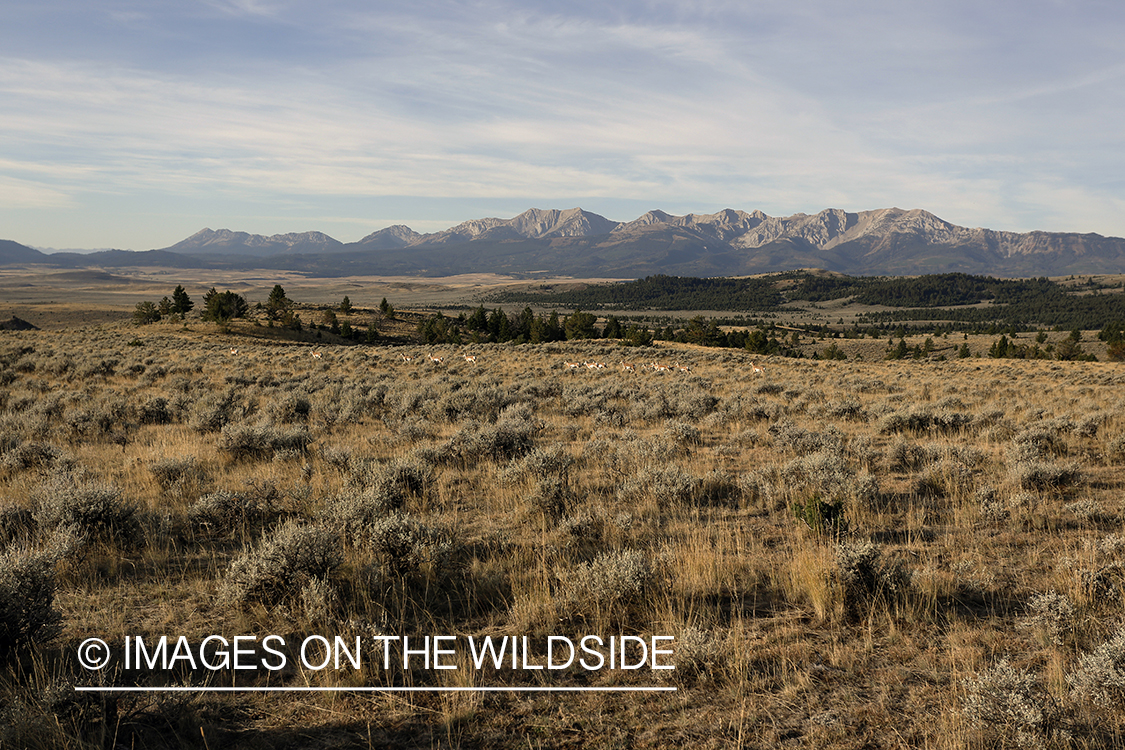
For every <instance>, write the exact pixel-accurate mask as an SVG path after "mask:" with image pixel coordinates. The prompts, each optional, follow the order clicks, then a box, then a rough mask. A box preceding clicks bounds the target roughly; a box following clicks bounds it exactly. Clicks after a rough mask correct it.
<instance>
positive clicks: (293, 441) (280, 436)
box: [218, 424, 312, 461]
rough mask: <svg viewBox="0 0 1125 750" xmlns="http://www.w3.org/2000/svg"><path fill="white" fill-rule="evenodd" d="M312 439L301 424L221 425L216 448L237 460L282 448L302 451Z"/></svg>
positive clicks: (258, 456) (252, 457) (260, 455)
mask: <svg viewBox="0 0 1125 750" xmlns="http://www.w3.org/2000/svg"><path fill="white" fill-rule="evenodd" d="M310 442H312V437H311V436H310V435H309V431H308V429H307V428H306V427H304V426H299V427H291V428H288V429H283V428H279V427H276V426H274V425H272V424H261V425H253V426H252V425H244V424H238V425H224V426H223V428H222V432H221V433H220V436H219V446H218V447H219V451H220V452H222V453H224V454H226V455H227V456H229V457H230V458H232V459H234V460H236V461H238V460H248V459H263V458H272V457H273V456H274V455H275V454H279V453H282V452H296V453H304V452H305V451H306V450H307V449H308V446H309V443H310Z"/></svg>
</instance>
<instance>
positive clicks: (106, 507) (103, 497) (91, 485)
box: [32, 473, 144, 549]
mask: <svg viewBox="0 0 1125 750" xmlns="http://www.w3.org/2000/svg"><path fill="white" fill-rule="evenodd" d="M35 500H36V503H35V509H34V510H33V511H32V513H33V515H34V516H35V521H36V523H37V524H38V525H39V527H40V528H41V529H59V528H64V527H72V528H74V529H76V530H77V531H78V533H80V534H82V535H84V536H85V537H86V538H87V539H88V540H89V541H91V542H104V543H106V544H110V545H113V546H116V547H118V548H120V549H136V548H137V547H139V546H140V545H141V544H142V542H143V541H144V539H143V537H144V534H143V530H142V527H141V523H140V519H139V516H138V513H137V507H136V506H135V505H133V504H132V503H130V502H128V501H126V500H123V499H122V498H121V492H120V490H118V489H117V487H115V486H113V485H112V484H109V483H107V482H103V481H101V480H98V479H89V478H86V477H84V476H81V475H76V474H70V473H66V474H58V475H55V476H54V477H52V478H51V479H49V480H47V481H46V482H45V483H44V484H42V485H41V486H40V487H39V488H38V490H37V491H36V493H35Z"/></svg>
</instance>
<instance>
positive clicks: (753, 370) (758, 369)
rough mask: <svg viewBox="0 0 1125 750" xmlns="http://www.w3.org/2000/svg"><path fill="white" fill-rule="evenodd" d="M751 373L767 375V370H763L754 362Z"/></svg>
mask: <svg viewBox="0 0 1125 750" xmlns="http://www.w3.org/2000/svg"><path fill="white" fill-rule="evenodd" d="M750 371H751V372H752V373H753V374H755V375H765V374H766V371H765V370H763V369H762V368H761V367H760V366H758V365H756V364H754V363H753V362H751V363H750Z"/></svg>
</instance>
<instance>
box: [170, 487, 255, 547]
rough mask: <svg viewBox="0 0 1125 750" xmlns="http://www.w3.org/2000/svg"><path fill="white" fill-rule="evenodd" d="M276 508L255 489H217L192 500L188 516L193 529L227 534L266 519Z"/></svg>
mask: <svg viewBox="0 0 1125 750" xmlns="http://www.w3.org/2000/svg"><path fill="white" fill-rule="evenodd" d="M275 512H276V508H274V507H273V504H272V503H271V502H270V501H269V499H268V498H263V497H261V496H259V495H256V494H254V493H242V492H231V491H229V490H219V491H218V492H212V493H209V494H207V495H204V496H203V497H201V498H199V499H198V500H196V501H195V502H194V503H192V504H191V505H190V506H189V507H188V511H187V516H188V522H189V523H190V524H191V527H192V528H193V529H195V530H196V531H202V532H205V533H210V534H214V535H217V536H229V535H233V534H237V533H239V532H242V531H245V530H246V529H248V528H251V527H253V526H256V525H258V524H260V523H262V522H264V521H266V520H267V519H268V518H270V517H272V516H273V515H274V514H275Z"/></svg>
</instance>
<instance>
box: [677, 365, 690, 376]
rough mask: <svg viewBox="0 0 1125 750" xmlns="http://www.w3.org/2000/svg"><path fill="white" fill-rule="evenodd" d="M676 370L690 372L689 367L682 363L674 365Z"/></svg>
mask: <svg viewBox="0 0 1125 750" xmlns="http://www.w3.org/2000/svg"><path fill="white" fill-rule="evenodd" d="M676 370H677V371H679V372H686V373H688V374H691V368H690V367H684V366H683V365H676Z"/></svg>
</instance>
